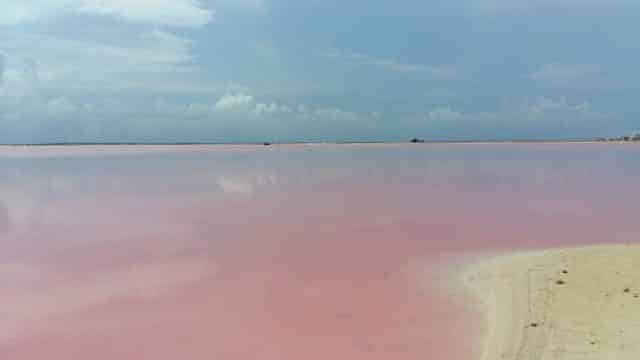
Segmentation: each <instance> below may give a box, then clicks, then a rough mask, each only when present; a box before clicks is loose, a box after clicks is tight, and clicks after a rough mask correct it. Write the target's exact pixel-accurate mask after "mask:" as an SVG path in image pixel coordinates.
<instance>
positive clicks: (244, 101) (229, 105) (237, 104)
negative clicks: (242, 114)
mask: <svg viewBox="0 0 640 360" xmlns="http://www.w3.org/2000/svg"><path fill="white" fill-rule="evenodd" d="M252 104H253V96H251V95H244V94H236V95H234V94H225V95H223V96H222V97H221V98H220V99H219V100H218V102H216V105H215V108H216V109H217V110H221V111H229V110H239V109H240V110H241V109H248V108H249V106H251V105H252Z"/></svg>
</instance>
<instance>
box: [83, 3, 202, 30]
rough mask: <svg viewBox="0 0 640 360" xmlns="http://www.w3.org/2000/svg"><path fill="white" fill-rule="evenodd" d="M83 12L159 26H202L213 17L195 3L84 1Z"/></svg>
mask: <svg viewBox="0 0 640 360" xmlns="http://www.w3.org/2000/svg"><path fill="white" fill-rule="evenodd" d="M78 11H79V12H80V13H86V14H97V15H110V16H116V17H122V18H124V19H127V20H130V21H138V22H144V23H150V24H157V25H170V26H184V27H200V26H203V25H206V24H208V23H209V22H210V21H211V20H212V19H213V16H214V12H213V11H212V10H208V9H205V8H203V7H202V5H201V4H200V3H199V2H197V1H194V0H82V1H81V3H80V6H79V7H78Z"/></svg>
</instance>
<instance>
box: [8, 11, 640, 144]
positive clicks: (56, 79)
mask: <svg viewBox="0 0 640 360" xmlns="http://www.w3.org/2000/svg"><path fill="white" fill-rule="evenodd" d="M0 7H1V8H2V11H0V129H1V130H0V143H42V142H262V141H273V142H278V141H280V142H284V141H349V140H351V141H369V140H406V139H409V138H411V137H414V136H417V137H420V138H424V139H428V140H470V139H477V140H483V139H561V138H582V137H600V136H618V135H622V134H627V133H631V132H633V131H635V130H640V111H639V110H638V106H637V101H636V95H637V94H638V93H639V90H640V85H638V84H639V83H640V82H639V80H640V73H639V71H638V66H637V60H638V55H640V45H639V44H638V41H637V39H636V37H637V34H638V33H640V25H638V21H637V20H638V16H637V14H638V13H640V12H639V11H640V2H638V1H635V0H450V1H446V2H443V1H435V0H421V1H418V0H399V1H379V0H367V1H364V0H350V1H337V0H323V1H320V0H306V1H304V0H296V1H293V0H206V1H205V0H201V1H197V0H0Z"/></svg>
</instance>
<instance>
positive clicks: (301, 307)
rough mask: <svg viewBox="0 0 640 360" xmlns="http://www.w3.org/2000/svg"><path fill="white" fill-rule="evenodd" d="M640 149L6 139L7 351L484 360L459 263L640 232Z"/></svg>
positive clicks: (162, 358) (0, 159)
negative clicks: (30, 142)
mask: <svg viewBox="0 0 640 360" xmlns="http://www.w3.org/2000/svg"><path fill="white" fill-rule="evenodd" d="M638 184H640V147H639V146H633V145H624V144H595V143H594V144H414V145H409V144H408V145H399V144H396V145H282V146H269V147H263V146H174V147H172V146H91V147H83V146H77V147H76V146H74V147H0V246H1V248H0V249H1V251H0V299H1V300H2V306H1V307H0V359H11V360H40V359H48V360H68V359H95V360H106V359H123V360H129V359H136V360H139V359H154V360H169V359H189V360H199V359H208V360H210V359H216V360H226V359H229V360H253V359H261V360H301V359H304V360H314V359H336V360H342V359H344V360H358V359H373V360H375V359H398V360H403V359H452V360H457V359H460V360H472V359H475V358H477V354H474V353H473V351H472V344H473V342H474V335H476V333H477V330H478V329H479V328H480V327H481V326H482V324H478V320H477V319H478V317H477V316H475V315H473V314H471V312H470V311H469V309H468V306H467V305H468V304H467V302H466V300H465V299H464V298H462V297H461V296H460V294H459V293H457V292H456V291H454V290H452V289H451V288H449V287H448V286H446V284H447V280H448V277H447V276H448V275H447V273H446V272H445V271H443V269H447V268H449V267H451V266H453V265H454V264H458V263H459V262H460V261H462V260H463V259H464V258H466V257H467V256H469V255H473V254H476V253H479V252H483V251H487V250H496V249H498V250H506V249H521V248H542V247H552V246H563V245H578V244H591V243H609V242H611V243H614V242H618V243H619V242H633V241H638V240H639V237H638V234H639V232H640V228H639V225H638V220H637V218H638V215H637V214H639V213H640V191H638Z"/></svg>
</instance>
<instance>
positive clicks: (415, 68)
mask: <svg viewBox="0 0 640 360" xmlns="http://www.w3.org/2000/svg"><path fill="white" fill-rule="evenodd" d="M322 55H323V56H324V57H327V58H331V59H335V60H339V61H343V62H346V63H350V64H356V65H363V66H372V67H377V68H380V69H384V70H389V71H395V72H403V73H425V74H429V75H431V76H436V77H456V76H458V75H459V74H458V70H457V69H456V67H455V66H452V65H424V64H410V63H404V62H401V61H398V60H394V59H386V58H377V57H373V56H369V55H366V54H360V53H350V52H341V51H338V50H336V49H331V50H329V51H327V52H325V53H323V54H322Z"/></svg>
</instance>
